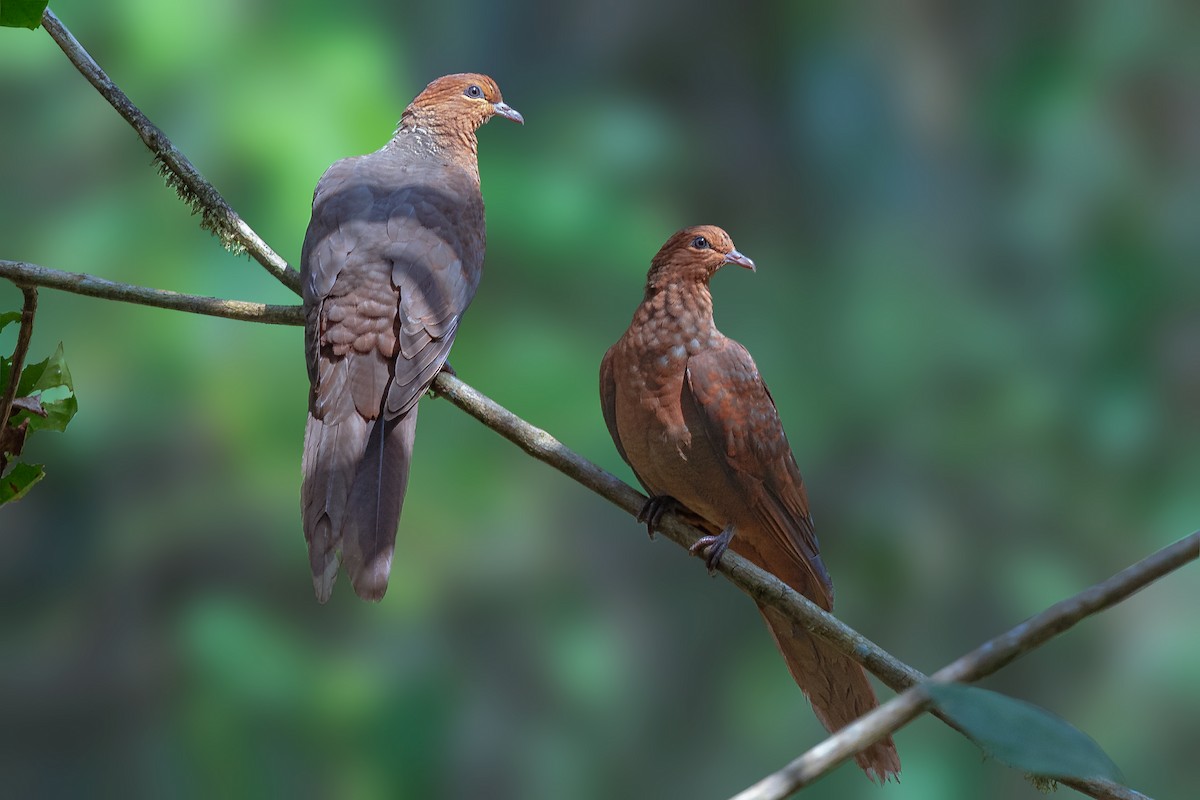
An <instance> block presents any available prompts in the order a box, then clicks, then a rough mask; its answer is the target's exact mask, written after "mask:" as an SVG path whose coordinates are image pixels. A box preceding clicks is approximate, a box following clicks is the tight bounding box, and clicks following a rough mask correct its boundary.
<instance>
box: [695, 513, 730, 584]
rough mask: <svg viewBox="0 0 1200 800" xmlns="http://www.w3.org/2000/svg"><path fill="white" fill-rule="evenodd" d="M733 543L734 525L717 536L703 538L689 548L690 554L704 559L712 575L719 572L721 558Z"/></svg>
mask: <svg viewBox="0 0 1200 800" xmlns="http://www.w3.org/2000/svg"><path fill="white" fill-rule="evenodd" d="M731 541H733V526H732V525H730V526H729V527H728V528H726V529H725V530H723V531H721V532H720V533H719V534H717V535H716V536H701V537H700V538H699V539H697V540H696V543H695V544H693V545H692V546H691V547H689V548H688V552H689V553H691V554H692V555H694V556H700V557H701V558H703V559H704V564H705V566H707V567H708V573H709V574H710V575H712V574H713V573H715V572H716V571H717V565H718V564H720V563H721V556H723V555H725V551H726V550H728V549H729V543H730V542H731Z"/></svg>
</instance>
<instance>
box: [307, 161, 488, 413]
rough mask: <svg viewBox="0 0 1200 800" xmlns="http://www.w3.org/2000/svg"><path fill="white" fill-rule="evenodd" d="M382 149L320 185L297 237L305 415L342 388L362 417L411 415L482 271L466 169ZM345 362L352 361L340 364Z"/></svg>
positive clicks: (475, 187) (475, 192)
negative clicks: (308, 402)
mask: <svg viewBox="0 0 1200 800" xmlns="http://www.w3.org/2000/svg"><path fill="white" fill-rule="evenodd" d="M389 155H390V154H386V153H383V152H380V153H374V154H371V155H370V156H362V157H358V158H352V159H345V160H343V161H339V162H338V163H337V164H335V165H334V166H333V167H331V168H330V169H329V171H328V172H327V173H326V174H325V176H324V177H322V179H321V181H320V183H319V184H318V186H317V191H316V194H315V196H314V201H313V220H312V222H311V223H310V225H309V230H308V235H307V236H306V237H305V243H304V249H303V253H302V258H301V264H302V268H303V272H304V277H305V280H304V286H303V289H304V300H305V309H306V311H307V314H306V318H305V345H306V348H305V349H306V353H307V359H308V370H309V377H310V380H311V382H312V386H313V403H312V408H313V412H314V414H315V415H317V416H318V417H319V418H323V417H324V416H325V414H327V413H335V414H339V415H341V414H348V413H349V411H350V408H351V407H350V405H349V403H347V402H344V401H343V403H342V405H341V407H338V408H334V407H331V406H330V402H332V401H333V400H334V399H336V398H342V397H343V396H344V395H347V392H344V391H342V390H344V389H348V390H349V392H348V397H349V398H352V399H353V401H354V402H353V408H354V409H356V410H357V411H358V412H359V413H360V414H361V415H362V416H364V417H366V418H367V419H373V418H374V417H375V416H377V415H378V414H379V412H380V410H381V401H382V400H383V398H384V394H385V392H386V395H387V400H386V405H385V406H384V407H383V408H382V410H383V412H384V414H385V416H386V417H387V418H389V419H392V418H394V417H396V416H401V415H403V414H405V413H407V412H408V411H409V409H411V408H412V407H413V405H414V404H415V403H416V402H417V400H419V399H420V396H421V394H422V393H423V392H424V391H425V390H426V389H427V388H428V386H429V384H430V383H431V382H432V381H433V378H434V376H435V375H436V374H437V372H438V370H439V369H440V368H441V366H442V364H444V363H445V361H446V357H447V356H448V354H449V351H450V346H451V345H452V344H453V341H454V334H455V333H456V331H457V329H458V324H459V320H460V319H461V316H462V313H463V312H464V311H465V310H466V308H467V306H468V305H469V304H470V302H471V299H472V298H473V297H474V294H475V289H476V287H477V286H478V283H479V277H480V275H481V273H482V267H483V252H484V239H485V233H484V223H483V200H482V197H481V195H480V192H479V184H478V182H477V181H476V180H474V178H473V177H472V176H471V175H470V174H469V173H467V172H465V171H463V170H460V169H455V168H447V167H446V166H445V165H443V164H441V163H436V162H432V161H416V162H415V163H404V162H403V161H398V160H397V159H395V158H394V157H392V158H390V159H388V156H389ZM347 356H353V357H352V358H347Z"/></svg>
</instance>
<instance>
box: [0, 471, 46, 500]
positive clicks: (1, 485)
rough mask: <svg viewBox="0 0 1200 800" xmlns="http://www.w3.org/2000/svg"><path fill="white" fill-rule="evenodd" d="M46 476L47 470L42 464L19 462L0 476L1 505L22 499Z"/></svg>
mask: <svg viewBox="0 0 1200 800" xmlns="http://www.w3.org/2000/svg"><path fill="white" fill-rule="evenodd" d="M44 477H46V470H45V468H44V467H43V466H42V465H41V464H17V465H16V466H15V467H13V468H12V469H10V470H9V471H8V474H7V475H5V476H4V477H2V478H0V506H2V505H4V504H5V503H8V502H11V501H13V500H20V499H21V498H22V497H24V496H25V493H26V492H28V491H29V490H30V489H31V488H32V487H33V485H34V484H35V483H37V482H38V481H40V480H41V479H42V478H44Z"/></svg>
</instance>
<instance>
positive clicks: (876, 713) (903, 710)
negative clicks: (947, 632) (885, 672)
mask: <svg viewBox="0 0 1200 800" xmlns="http://www.w3.org/2000/svg"><path fill="white" fill-rule="evenodd" d="M1197 558H1200V531H1197V532H1195V533H1192V534H1191V535H1189V536H1185V537H1184V538H1182V539H1180V540H1179V541H1177V542H1175V543H1174V544H1172V545H1168V546H1167V547H1164V548H1163V549H1161V550H1159V551H1158V552H1156V553H1154V554H1153V555H1150V556H1148V557H1146V558H1144V559H1142V560H1141V561H1139V562H1137V563H1136V564H1134V565H1133V566H1131V567H1127V568H1126V569H1124V570H1122V571H1120V572H1118V573H1117V574H1116V575H1114V576H1112V577H1111V578H1109V579H1108V580H1106V581H1104V582H1102V583H1098V584H1096V585H1095V586H1092V587H1091V588H1090V589H1087V590H1085V591H1083V592H1080V593H1079V594H1077V595H1075V596H1074V597H1070V598H1068V599H1066V600H1063V601H1062V602H1059V603H1056V604H1055V605H1053V606H1051V607H1050V608H1048V609H1046V610H1045V611H1043V612H1041V613H1040V614H1037V615H1036V616H1033V617H1030V618H1029V619H1027V620H1026V621H1025V622H1022V623H1021V624H1020V625H1017V626H1016V627H1014V628H1013V629H1011V630H1010V631H1008V632H1007V633H1004V634H1001V635H1000V636H997V637H996V638H994V639H991V640H990V641H988V642H985V643H984V644H982V645H980V646H979V647H977V648H976V649H975V650H972V651H971V652H970V653H967V654H966V655H964V656H963V657H962V658H959V659H958V660H957V661H954V662H953V663H951V664H949V665H948V666H946V667H944V668H942V669H940V670H938V671H937V672H935V673H934V674H933V677H932V680H935V681H939V682H961V683H969V682H972V681H977V680H979V679H980V678H983V677H985V676H987V675H990V674H992V673H993V672H995V671H996V670H998V669H1000V668H1002V667H1004V666H1005V665H1007V664H1009V663H1010V662H1012V661H1013V660H1014V659H1016V658H1018V657H1019V656H1021V655H1023V654H1025V653H1027V652H1029V651H1030V650H1032V649H1034V648H1035V647H1038V646H1039V645H1041V644H1044V643H1046V642H1047V641H1049V640H1050V639H1051V638H1053V637H1055V636H1057V635H1058V634H1060V633H1062V632H1064V631H1066V630H1068V629H1070V628H1071V627H1073V626H1074V625H1075V624H1076V623H1077V622H1079V621H1080V620H1083V619H1084V618H1086V617H1088V616H1091V615H1092V614H1095V613H1097V612H1100V611H1103V610H1105V609H1107V608H1110V607H1111V606H1113V605H1116V604H1117V603H1119V602H1121V601H1122V600H1124V599H1125V598H1127V597H1129V596H1130V595H1132V594H1133V593H1134V592H1136V591H1138V590H1139V589H1141V588H1143V587H1145V586H1146V585H1147V584H1149V583H1151V582H1153V581H1155V580H1157V579H1158V578H1161V577H1162V576H1163V575H1166V574H1167V573H1169V572H1171V571H1173V570H1176V569H1179V568H1180V567H1182V566H1183V565H1184V564H1187V563H1188V562H1190V561H1195V560H1196V559H1197ZM929 704H930V699H929V695H928V693H927V692H926V691H925V689H924V688H923V686H922V685H920V684H918V685H915V686H912V687H911V688H909V689H907V690H906V691H904V692H902V693H901V694H899V695H897V696H896V697H894V698H892V699H891V700H889V701H887V702H886V703H884V704H882V705H881V706H879V707H878V708H876V709H874V710H873V711H871V712H869V713H868V714H865V715H864V716H862V717H860V718H859V719H858V720H857V721H855V722H854V723H852V724H851V725H849V726H847V727H845V728H843V729H842V730H840V731H838V732H837V733H836V734H834V735H833V736H830V737H829V738H828V739H826V740H825V741H823V742H821V743H820V744H818V745H817V746H816V747H814V748H812V749H811V750H809V751H808V752H807V753H805V754H804V755H802V756H800V757H799V758H797V759H796V760H795V761H792V762H791V763H790V764H788V765H787V766H785V767H784V768H783V769H781V770H779V771H778V772H775V773H773V774H771V775H768V776H767V777H766V778H764V779H763V780H761V781H759V782H758V783H756V784H754V785H753V786H751V787H750V788H748V789H746V790H745V791H743V792H741V793H740V794H738V795H736V796H735V797H734V799H733V800H780V799H781V798H784V797H787V796H788V795H790V794H792V793H793V792H795V791H797V790H798V789H800V788H802V787H804V786H807V785H808V784H810V783H812V782H813V781H815V780H816V779H817V778H819V777H821V776H822V775H824V774H825V773H826V772H828V771H829V770H831V769H833V768H834V767H835V766H837V765H838V764H839V763H841V762H842V761H844V760H846V759H848V758H851V757H853V755H854V754H855V753H857V752H859V751H861V750H862V749H864V748H865V747H867V746H869V745H870V744H871V743H873V742H876V741H878V740H879V739H882V738H883V737H884V736H887V735H889V734H891V733H894V732H895V731H897V730H899V729H900V728H901V727H903V726H904V725H906V724H908V723H909V722H910V721H911V720H913V719H914V718H915V717H916V716H917V715H919V714H920V713H921V712H922V711H925V710H926V709H928V708H929ZM1062 782H1063V783H1066V784H1067V785H1069V786H1072V787H1074V788H1076V789H1078V790H1079V791H1081V792H1084V793H1086V794H1091V795H1092V796H1093V797H1105V798H1107V797H1113V798H1141V797H1144V796H1143V795H1141V794H1139V793H1137V792H1133V791H1132V790H1130V789H1127V788H1126V787H1124V786H1120V785H1119V784H1114V783H1111V782H1109V781H1099V780H1089V781H1075V780H1066V781H1062Z"/></svg>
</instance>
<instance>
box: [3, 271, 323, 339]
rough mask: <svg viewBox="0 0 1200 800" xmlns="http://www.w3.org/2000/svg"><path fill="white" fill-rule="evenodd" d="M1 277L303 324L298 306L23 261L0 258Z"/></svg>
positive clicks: (77, 291) (90, 293)
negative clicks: (210, 294)
mask: <svg viewBox="0 0 1200 800" xmlns="http://www.w3.org/2000/svg"><path fill="white" fill-rule="evenodd" d="M0 278H8V279H9V280H11V281H12V282H13V283H16V284H23V285H30V284H32V285H37V286H46V287H48V288H51V289H61V290H63V291H64V292H73V293H74V294H82V295H87V296H88V297H99V298H102V299H104V300H120V301H121V302H123V303H137V304H139V305H143V306H154V307H156V308H169V309H171V310H173V311H186V312H188V313H190V314H206V315H208V316H210V317H224V318H225V319H237V320H243V321H246V322H263V323H266V324H268V325H302V324H304V315H303V311H302V310H301V307H300V306H275V305H267V304H265V303H249V302H246V301H244V300H224V299H221V298H219V297H203V296H201V295H195V294H180V293H179V292H170V291H166V290H163V289H150V288H148V287H145V286H135V285H133V284H128V283H118V282H116V281H110V280H107V279H105V278H98V277H96V276H95V275H87V274H85V273H81V272H63V271H62V270H57V269H50V268H49V267H43V266H40V265H38V264H30V263H28V262H25V261H5V260H3V259H0Z"/></svg>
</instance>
